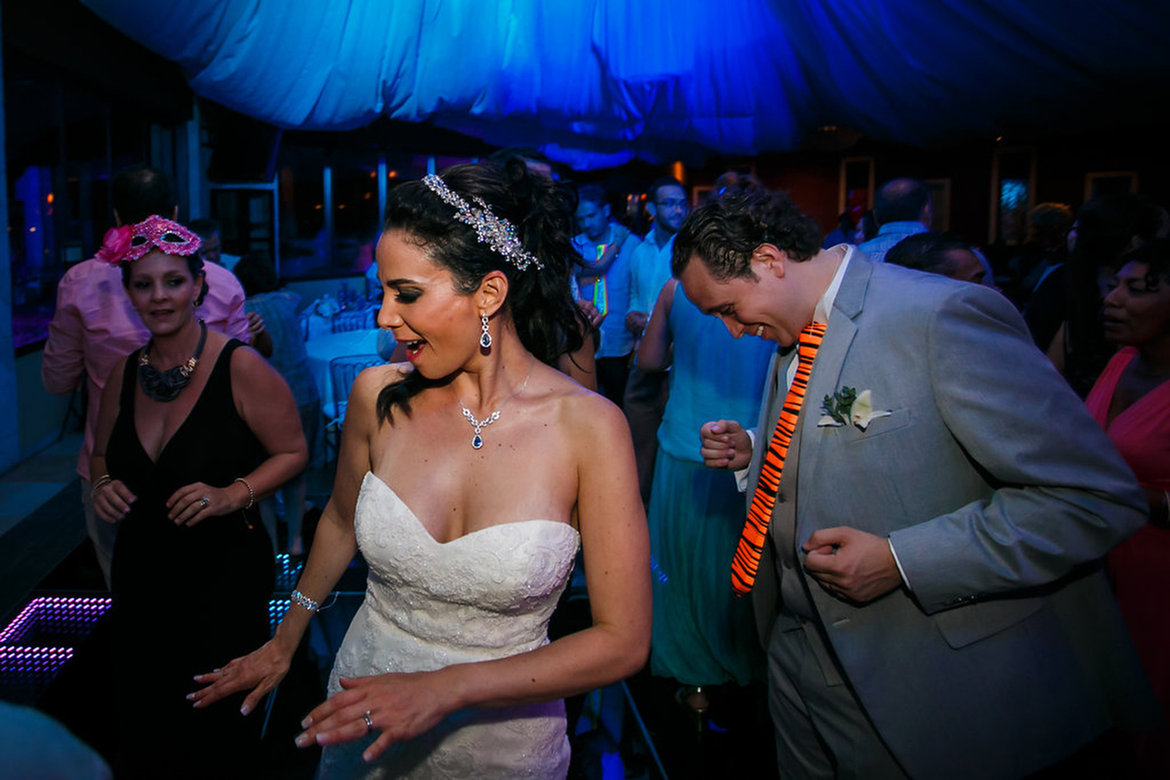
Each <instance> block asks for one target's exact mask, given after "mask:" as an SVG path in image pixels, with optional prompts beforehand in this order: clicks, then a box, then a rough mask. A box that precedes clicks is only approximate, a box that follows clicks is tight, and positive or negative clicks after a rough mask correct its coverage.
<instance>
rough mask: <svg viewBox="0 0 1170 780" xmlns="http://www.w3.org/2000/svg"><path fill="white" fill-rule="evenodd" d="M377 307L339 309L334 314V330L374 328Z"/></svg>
mask: <svg viewBox="0 0 1170 780" xmlns="http://www.w3.org/2000/svg"><path fill="white" fill-rule="evenodd" d="M376 314H377V309H375V308H373V307H370V308H366V309H358V310H356V311H339V312H337V314H334V315H333V332H334V333H344V332H345V331H349V330H373V329H374V317H375V315H376Z"/></svg>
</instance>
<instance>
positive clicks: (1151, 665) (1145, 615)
mask: <svg viewBox="0 0 1170 780" xmlns="http://www.w3.org/2000/svg"><path fill="white" fill-rule="evenodd" d="M1136 355H1137V349H1135V348H1134V347H1126V348H1124V349H1122V350H1121V351H1120V352H1118V353H1117V354H1116V355H1114V356H1113V359H1112V360H1110V361H1109V365H1107V366H1106V367H1105V370H1104V372H1102V374H1101V377H1100V378H1099V379H1098V380H1097V383H1096V384H1095V385H1093V389H1092V391H1091V392H1090V393H1089V397H1088V399H1087V400H1086V401H1085V404H1086V405H1087V406H1088V408H1089V412H1090V414H1092V415H1093V418H1094V419H1095V420H1096V421H1097V423H1098V424H1099V425H1100V426H1101V427H1102V428H1104V429H1105V432H1106V434H1107V435H1108V436H1109V440H1110V441H1112V442H1113V444H1114V446H1116V447H1117V450H1118V452H1120V453H1121V456H1122V457H1123V458H1125V462H1126V463H1128V464H1129V467H1130V468H1131V469H1133V473H1134V474H1135V475H1136V476H1137V478H1138V482H1139V483H1140V484H1141V486H1142V487H1143V488H1148V489H1151V490H1170V381H1166V382H1163V383H1162V384H1160V385H1158V386H1157V387H1156V388H1154V389H1153V390H1151V391H1150V392H1149V393H1147V394H1146V395H1144V396H1142V397H1141V398H1139V399H1138V400H1137V402H1135V403H1134V404H1133V405H1132V406H1130V407H1129V408H1128V409H1126V410H1125V411H1123V412H1122V413H1121V414H1119V415H1117V416H1116V417H1115V418H1113V421H1112V422H1107V421H1108V418H1109V406H1110V404H1111V403H1112V401H1113V393H1114V391H1115V390H1116V389H1117V383H1118V381H1119V380H1120V379H1121V375H1122V372H1124V370H1125V368H1126V366H1128V365H1129V363H1130V361H1132V360H1133V359H1134V357H1135V356H1136ZM1108 562H1109V570H1110V573H1111V574H1112V576H1113V579H1114V582H1115V583H1116V591H1117V602H1118V605H1119V606H1120V607H1121V613H1122V615H1123V616H1124V617H1125V622H1126V624H1127V625H1128V626H1129V630H1130V633H1131V634H1132V635H1133V641H1134V644H1135V645H1137V649H1138V654H1139V655H1140V656H1141V659H1142V665H1143V666H1144V667H1145V670H1146V674H1147V675H1149V678H1150V683H1151V684H1152V685H1153V686H1154V691H1155V692H1156V693H1157V695H1158V700H1159V701H1160V702H1162V708H1163V711H1164V712H1165V713H1166V716H1167V719H1168V720H1170V576H1168V575H1167V573H1168V572H1170V529H1168V528H1159V527H1157V526H1155V525H1152V524H1146V525H1145V526H1144V527H1143V528H1142V529H1141V530H1140V531H1138V532H1137V533H1136V534H1134V535H1133V536H1131V537H1130V538H1129V539H1127V540H1126V541H1124V542H1122V543H1121V544H1119V545H1118V546H1117V547H1116V548H1115V549H1114V550H1113V551H1112V552H1111V553H1109V558H1108ZM1168 746H1170V729H1167V728H1165V727H1163V728H1162V729H1160V730H1159V731H1158V732H1153V733H1149V734H1147V735H1146V737H1145V750H1144V751H1143V752H1145V753H1146V755H1145V756H1143V758H1144V759H1145V760H1146V761H1155V762H1158V763H1157V765H1158V766H1170V747H1168ZM1155 754H1156V755H1155Z"/></svg>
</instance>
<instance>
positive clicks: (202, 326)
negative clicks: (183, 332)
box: [138, 320, 207, 403]
mask: <svg viewBox="0 0 1170 780" xmlns="http://www.w3.org/2000/svg"><path fill="white" fill-rule="evenodd" d="M206 342H207V323H206V322H204V321H203V320H199V344H198V345H196V347H195V354H194V355H192V356H191V359H190V360H188V361H187V362H186V363H184V364H183V365H181V366H175V367H174V368H168V369H167V370H166V371H159V370H158V369H157V368H155V367H154V366H152V365H150V346H151V344H154V339H151V340H150V344H147V345H146V347H145V349H143V350H142V356H141V357H140V358H138V384H140V385H141V386H142V392H144V393H146V394H147V395H148V396H150V397H151V398H153V399H154V400H156V401H162V402H163V403H166V402H167V401H173V400H175V399H176V398H178V397H179V391H180V390H182V389H183V388H184V387H186V386H187V383H188V382H190V381H191V374H193V373H195V366H197V365H199V356H200V355H202V354H203V345H204V344H205V343H206Z"/></svg>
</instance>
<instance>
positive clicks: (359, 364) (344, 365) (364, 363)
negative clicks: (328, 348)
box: [329, 355, 386, 423]
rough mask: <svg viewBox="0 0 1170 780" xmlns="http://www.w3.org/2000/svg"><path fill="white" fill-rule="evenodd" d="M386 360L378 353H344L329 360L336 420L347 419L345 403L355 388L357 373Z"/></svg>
mask: <svg viewBox="0 0 1170 780" xmlns="http://www.w3.org/2000/svg"><path fill="white" fill-rule="evenodd" d="M385 362H386V361H384V360H382V358H380V357H378V356H377V355H342V356H341V357H335V358H333V359H332V360H330V361H329V381H330V382H331V383H332V385H333V405H334V407H335V415H334V417H335V418H336V421H337V422H338V423H340V422H341V421H342V420H344V419H345V404H346V402H347V401H348V400H349V391H350V390H352V389H353V383H354V380H355V379H357V375H358V374H360V373H361V372H362V371H363V370H364V369H366V368H369V367H370V366H380V365H382V364H383V363H385Z"/></svg>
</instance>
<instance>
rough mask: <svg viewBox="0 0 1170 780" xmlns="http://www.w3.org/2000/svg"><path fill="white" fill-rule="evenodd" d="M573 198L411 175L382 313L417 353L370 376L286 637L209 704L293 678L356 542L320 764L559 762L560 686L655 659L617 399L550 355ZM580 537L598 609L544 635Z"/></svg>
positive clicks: (575, 686)
mask: <svg viewBox="0 0 1170 780" xmlns="http://www.w3.org/2000/svg"><path fill="white" fill-rule="evenodd" d="M571 213H572V199H571V195H565V194H563V190H561V189H560V185H557V184H555V183H554V182H552V181H551V180H549V179H547V178H544V177H539V176H533V175H530V174H529V173H528V172H527V170H526V169H525V167H524V165H523V164H522V163H521V162H520V161H518V160H516V161H510V162H508V163H507V164H506V165H505V166H499V165H495V164H491V163H484V164H476V165H461V166H456V167H454V168H451V169H448V170H447V171H445V172H444V173H443V174H442V175H441V176H434V175H431V176H427V177H426V178H425V179H423V180H422V181H416V182H408V183H406V184H403V185H401V186H399V187H397V188H396V189H395V190H394V191H393V193H392V194H391V197H390V203H389V207H388V209H387V218H386V231H385V233H384V234H383V236H382V238H381V240H380V241H379V243H378V249H377V262H378V279H379V282H380V283H381V285H382V288H383V300H382V308H381V311H380V312H379V314H378V324H379V326H380V327H383V328H389V329H391V330H393V331H394V336H395V338H396V339H397V340H398V341H399V343H402V344H405V345H406V354H407V359H408V360H409V361H410V363H411V364H413V365H411V366H407V365H402V364H399V365H390V366H382V367H376V368H371V369H367V370H366V371H365V372H363V373H362V374H361V375H360V376H359V377H358V379H357V382H356V383H355V384H354V388H353V391H352V394H351V395H350V400H349V405H348V416H347V419H346V423H345V429H344V432H343V434H342V443H341V455H340V458H339V461H338V471H337V481H336V484H335V485H334V491H333V496H332V498H331V500H330V502H329V505H328V506H327V507H326V509H325V512H324V515H323V516H322V518H321V521H320V525H319V526H318V530H317V533H316V536H315V538H314V541H313V546H312V549H311V551H310V553H309V559H308V562H307V563H306V566H305V570H304V574H303V575H302V577H301V580H300V582H299V584H298V590H297V591H296V592H295V593H294V594H293V600H294V603H295V605H294V606H293V607H292V608H291V609H290V610H289V612H288V614H287V615H286V616H285V618H284V621H283V622H282V623H281V625H280V627H279V628H278V629H277V632H276V636H275V637H274V638H273V639H272V641H270V642H268V643H266V644H265V645H263V646H262V647H261V648H260V649H259V650H257V651H255V652H253V653H252V654H250V655H248V656H246V657H244V658H240V659H237V660H235V661H232V662H231V663H229V664H227V665H226V666H225V667H224V668H223V669H222V670H219V671H216V672H212V673H209V674H205V675H203V676H202V677H200V678H199V680H200V682H203V683H207V684H208V685H207V687H205V688H204V689H202V690H201V691H199V692H198V693H196V694H195V695H194V696H193V698H194V700H195V703H196V706H197V707H203V706H206V705H208V704H210V703H211V702H213V701H215V700H217V699H218V698H220V697H221V696H223V695H225V694H226V693H229V692H233V691H239V690H251V692H250V693H249V695H248V697H247V700H246V702H245V709H250V708H252V707H254V706H255V704H256V703H257V702H258V701H259V699H260V698H261V696H263V695H264V694H265V693H266V692H267V691H269V690H271V689H272V687H273V686H274V685H275V684H276V683H277V682H278V681H279V680H280V679H281V678H282V677H283V675H284V673H285V671H286V670H287V669H288V666H289V659H290V657H291V655H292V652H293V649H294V648H295V647H296V645H297V643H298V642H299V641H300V638H301V635H302V634H303V632H304V630H305V628H306V626H307V625H308V622H309V619H310V618H311V617H312V614H313V612H314V611H315V610H316V609H317V608H318V603H319V602H320V601H321V600H322V599H324V598H325V597H326V596H327V595H328V593H329V591H330V590H331V589H332V588H333V585H334V583H336V581H337V579H338V577H340V575H341V573H342V572H343V571H344V570H345V567H346V566H347V565H348V563H349V561H350V559H351V558H352V557H353V555H354V553H355V552H356V551H357V550H359V549H360V550H361V552H362V555H363V556H364V557H365V559H366V561H367V562H368V563H369V566H370V576H369V582H368V585H367V590H366V598H365V601H364V603H363V605H362V607H361V608H360V609H359V611H358V613H357V615H356V617H355V618H354V620H353V623H352V625H351V626H350V629H349V632H348V633H347V635H346V638H345V640H344V642H343V643H342V646H341V649H340V650H339V651H338V655H337V660H336V662H335V664H334V668H333V673H332V675H331V677H330V686H329V690H330V694H331V696H330V698H329V699H328V700H327V701H326V702H325V703H324V704H322V705H320V706H319V707H317V708H316V709H315V710H313V711H312V712H311V713H310V714H309V717H308V718H306V719H305V721H304V725H305V728H306V731H305V732H304V733H303V734H301V735H300V736H299V737H297V744H298V745H302V746H307V745H311V744H314V743H316V744H320V745H324V746H326V749H325V751H324V754H323V758H322V766H321V775H322V776H325V777H338V776H342V777H345V776H376V777H391V776H392V777H440V776H441V777H508V778H510V777H521V776H523V777H563V776H564V775H565V774H566V772H567V769H568V759H569V755H568V753H569V749H568V740H567V738H566V735H565V718H564V708H563V705H562V703H561V701H560V699H561V698H563V697H564V696H566V695H570V694H575V693H580V692H584V691H587V690H590V689H592V688H595V687H597V686H600V685H605V684H608V683H610V682H613V681H615V680H618V679H621V678H622V677H625V676H627V675H629V674H632V673H633V672H635V671H637V670H638V669H639V668H641V666H642V664H643V663H644V662H645V660H646V654H647V648H648V644H649V636H650V583H649V569H650V567H649V555H648V552H647V548H648V542H647V532H646V523H645V518H644V516H643V513H642V506H641V501H640V499H639V496H638V489H637V484H636V481H635V478H634V467H633V452H632V448H631V445H630V438H629V433H628V430H627V428H626V424H625V420H624V418H623V417H622V414H621V412H620V411H618V409H617V407H615V406H614V405H613V404H611V403H610V402H609V401H607V400H605V399H604V398H602V397H601V396H598V395H596V394H594V393H590V392H588V391H586V390H583V389H582V388H581V387H580V386H579V385H577V384H576V383H575V382H573V381H572V380H570V379H568V378H567V377H565V376H564V375H563V374H561V373H559V372H558V371H556V370H555V369H553V368H551V367H550V366H549V365H548V363H550V362H555V360H556V358H557V356H558V355H560V354H561V353H563V352H565V351H566V350H567V349H568V350H571V349H573V348H574V347H575V346H577V344H576V342H577V340H578V339H579V338H580V333H581V327H580V324H579V322H578V320H577V316H576V313H575V312H576V309H575V307H574V305H573V301H572V298H571V296H570V295H569V282H568V268H567V266H566V263H565V258H567V257H570V256H571V252H572V247H571V245H570V243H569V235H570V234H569V217H570V215H571ZM578 545H580V546H581V548H582V549H583V552H584V558H585V565H586V570H587V573H588V583H589V595H590V599H591V603H592V612H593V624H592V626H590V627H589V628H586V629H584V630H582V631H579V632H577V633H575V634H571V635H569V636H566V637H563V638H561V639H558V640H556V641H555V642H552V643H549V642H548V639H547V634H546V628H547V625H548V619H549V616H550V614H551V613H552V610H553V608H554V607H555V605H556V602H557V598H558V596H559V594H560V592H561V591H562V589H563V588H564V586H565V583H566V582H567V579H568V575H569V572H570V569H571V568H572V565H573V559H574V557H575V555H576V552H577V548H578Z"/></svg>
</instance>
